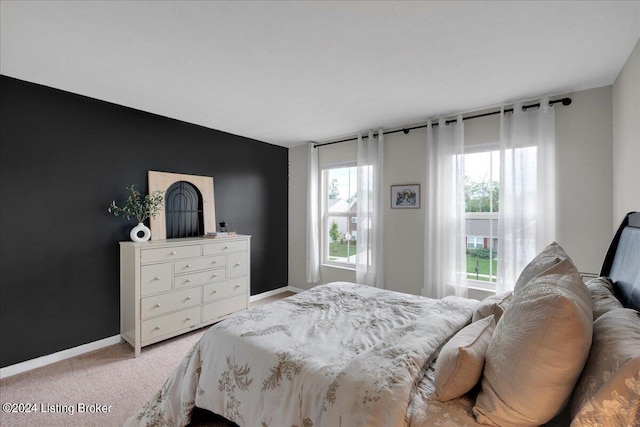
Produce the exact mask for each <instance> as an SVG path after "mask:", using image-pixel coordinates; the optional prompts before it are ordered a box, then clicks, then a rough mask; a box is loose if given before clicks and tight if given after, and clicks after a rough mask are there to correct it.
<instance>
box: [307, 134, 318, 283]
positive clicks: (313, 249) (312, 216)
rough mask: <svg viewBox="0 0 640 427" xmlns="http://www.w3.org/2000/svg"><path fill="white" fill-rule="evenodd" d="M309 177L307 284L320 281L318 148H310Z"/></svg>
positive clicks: (313, 146) (310, 146)
mask: <svg viewBox="0 0 640 427" xmlns="http://www.w3.org/2000/svg"><path fill="white" fill-rule="evenodd" d="M307 154H308V173H309V175H308V177H307V283H316V282H318V281H319V280H320V239H319V231H318V229H319V227H320V222H319V221H318V148H317V147H315V145H314V144H313V143H310V144H309V147H308V153H307Z"/></svg>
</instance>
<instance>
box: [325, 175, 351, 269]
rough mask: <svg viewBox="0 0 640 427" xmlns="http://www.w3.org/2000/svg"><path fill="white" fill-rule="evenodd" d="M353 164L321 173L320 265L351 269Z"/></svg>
mask: <svg viewBox="0 0 640 427" xmlns="http://www.w3.org/2000/svg"><path fill="white" fill-rule="evenodd" d="M357 182H358V173H357V167H356V165H355V164H346V165H338V166H330V167H325V168H323V170H322V239H321V240H322V248H323V251H322V253H323V255H322V259H323V264H325V265H333V266H337V267H346V268H352V269H355V266H356V241H357V236H358V220H357V203H358V198H357V189H358V186H357Z"/></svg>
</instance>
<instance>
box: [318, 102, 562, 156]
mask: <svg viewBox="0 0 640 427" xmlns="http://www.w3.org/2000/svg"><path fill="white" fill-rule="evenodd" d="M559 102H561V103H562V105H571V98H562V99H556V100H555V101H549V106H550V107H551V106H552V105H553V104H557V103H559ZM539 107H540V103H539V102H538V103H537V104H531V105H523V106H522V109H523V110H524V111H527V110H528V109H529V108H539ZM504 112H505V113H512V112H513V108H509V109H506V110H504ZM496 114H500V110H498V111H492V112H490V113H483V114H476V115H475V116H468V117H463V118H462V120H470V119H477V118H480V117H487V116H495V115H496ZM456 121H457V120H456V119H452V120H447V121H445V125H447V126H448V125H450V124H451V123H455V122H456ZM427 126H428V125H427V124H425V125H420V126H413V127H410V128H403V129H397V130H391V131H386V132H384V131H383V132H382V134H383V135H390V134H392V133H398V132H404V134H405V135H407V134H408V133H409V132H410V131H412V130H414V129H422V128H426V127H427ZM433 126H438V123H432V124H431V127H433ZM362 138H363V139H364V138H369V136H368V135H364V136H363V137H362ZM357 139H358V137H354V138H347V139H341V140H340V141H333V142H325V143H321V144H314V145H313V146H314V147H323V146H325V145H332V144H339V143H341V142H349V141H356V140H357Z"/></svg>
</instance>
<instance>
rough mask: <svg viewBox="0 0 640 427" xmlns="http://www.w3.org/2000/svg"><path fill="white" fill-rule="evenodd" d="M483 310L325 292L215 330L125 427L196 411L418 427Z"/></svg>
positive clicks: (261, 421)
mask: <svg viewBox="0 0 640 427" xmlns="http://www.w3.org/2000/svg"><path fill="white" fill-rule="evenodd" d="M476 304H477V302H476V301H473V300H469V299H464V298H457V297H447V298H444V299H441V300H435V299H429V298H424V297H418V296H413V295H407V294H401V293H396V292H390V291H384V290H380V289H376V288H372V287H368V286H361V285H355V284H351V283H344V282H339V283H333V284H329V285H322V286H317V287H315V288H313V289H312V290H310V291H306V292H303V293H300V294H298V295H295V296H293V297H289V298H286V299H284V300H281V301H278V302H276V303H272V304H268V305H265V306H261V307H258V308H255V309H252V310H249V311H247V312H244V313H242V314H239V315H236V316H235V317H232V318H230V319H227V320H225V321H223V322H220V323H218V324H216V325H214V326H212V327H211V328H210V330H209V331H208V332H207V333H206V334H205V335H204V336H203V337H202V339H201V340H200V341H199V342H198V343H197V344H196V345H195V346H194V348H193V349H192V350H191V351H190V352H189V353H188V354H187V355H186V357H185V358H184V360H183V361H182V363H181V364H180V366H178V368H177V369H176V371H175V372H174V373H173V374H172V375H171V377H170V378H169V379H168V380H167V381H166V383H165V384H164V386H163V387H162V389H161V390H160V391H159V392H158V393H157V394H156V395H155V396H154V397H153V399H151V401H149V402H148V403H147V404H146V405H145V406H144V407H143V408H142V409H141V410H140V411H139V413H138V414H136V415H135V416H133V417H132V418H130V419H129V420H127V422H126V424H125V425H126V426H138V425H143V426H159V425H162V426H173V425H175V426H184V425H186V424H188V423H189V421H190V418H191V411H192V410H193V407H194V406H198V407H200V408H203V409H208V410H210V411H212V412H214V413H217V414H220V415H223V416H224V417H226V418H228V419H229V420H232V421H234V422H235V423H237V424H238V425H239V426H241V427H242V426H248V427H258V426H270V427H281V426H287V427H289V426H292V427H293V426H298V427H303V426H304V427H312V426H314V427H318V426H330V427H338V426H343V427H347V426H364V425H366V426H402V425H408V424H411V419H410V418H411V417H412V414H413V413H414V412H415V410H416V408H415V400H414V403H413V404H411V402H412V399H415V397H416V396H417V394H416V392H417V391H418V386H419V384H420V382H421V381H422V380H423V377H424V374H425V372H426V371H427V368H428V367H429V365H430V364H431V362H432V361H433V360H434V358H435V357H436V356H437V353H438V350H439V349H440V347H441V346H442V345H443V344H444V343H445V342H446V340H447V339H448V338H449V337H451V336H452V335H453V334H454V333H455V332H457V331H458V330H459V329H461V328H462V327H463V326H465V325H466V324H467V323H468V322H469V320H470V318H471V315H472V313H473V309H474V308H475V306H476ZM410 404H411V405H410ZM411 406H413V409H410V407H411Z"/></svg>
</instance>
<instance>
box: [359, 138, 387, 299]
mask: <svg viewBox="0 0 640 427" xmlns="http://www.w3.org/2000/svg"><path fill="white" fill-rule="evenodd" d="M383 152H384V134H383V132H382V130H380V131H378V135H377V138H376V137H375V136H374V134H373V132H369V137H368V138H366V140H365V139H364V138H362V136H361V135H359V136H358V207H357V212H358V232H357V237H356V254H357V256H356V282H357V283H361V284H365V285H369V286H375V287H377V288H384V270H383V249H382V248H383V237H382V236H383V233H384V230H383V218H382V212H383V206H382V200H383V196H382V173H383V170H384V168H383V158H384V156H383Z"/></svg>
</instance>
